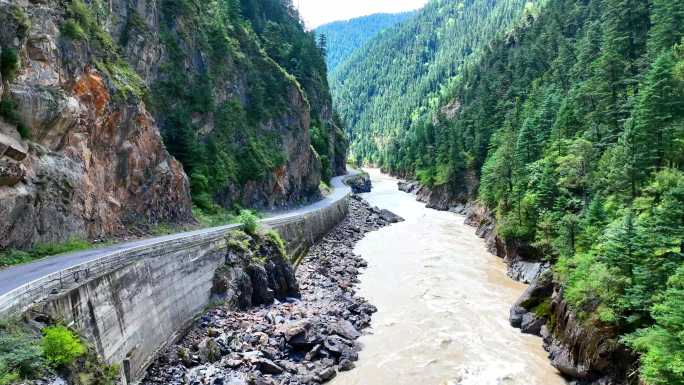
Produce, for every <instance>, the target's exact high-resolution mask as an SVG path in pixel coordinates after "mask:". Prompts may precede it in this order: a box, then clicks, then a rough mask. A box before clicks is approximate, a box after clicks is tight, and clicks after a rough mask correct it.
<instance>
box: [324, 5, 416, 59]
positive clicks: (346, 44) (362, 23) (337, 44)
mask: <svg viewBox="0 0 684 385" xmlns="http://www.w3.org/2000/svg"><path fill="white" fill-rule="evenodd" d="M415 15H416V12H402V13H377V14H374V15H369V16H363V17H358V18H355V19H351V20H345V21H336V22H333V23H329V24H325V25H322V26H320V27H318V28H316V35H317V36H318V39H319V40H320V39H321V38H323V41H325V46H326V61H327V63H328V71H330V72H332V71H334V70H335V69H336V68H337V66H338V65H340V64H341V63H342V62H344V61H345V60H346V59H347V58H348V57H349V56H350V55H351V54H352V53H353V52H354V51H356V50H357V49H359V48H361V47H363V46H364V45H365V44H366V43H367V42H368V41H369V40H371V39H373V38H374V37H375V36H376V35H378V34H379V33H382V32H383V31H385V30H386V29H388V28H390V27H392V26H394V25H396V24H399V23H402V22H404V21H406V20H407V19H409V18H411V17H413V16H415Z"/></svg>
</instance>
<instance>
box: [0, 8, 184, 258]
mask: <svg viewBox="0 0 684 385" xmlns="http://www.w3.org/2000/svg"><path fill="white" fill-rule="evenodd" d="M75 4H77V5H83V4H82V3H80V2H77V3H73V4H72V5H75ZM69 12H79V10H78V9H76V8H69V9H66V8H64V7H63V6H62V5H61V3H58V2H42V3H35V2H28V1H18V2H14V1H13V2H2V3H0V18H1V19H2V22H1V26H0V45H1V50H2V101H1V102H0V103H1V104H0V115H1V116H2V119H1V121H0V156H1V157H0V164H1V165H2V166H0V170H1V171H0V172H2V175H0V217H2V221H0V248H5V247H10V246H11V247H27V246H30V245H32V244H35V243H47V242H61V241H64V240H66V239H68V238H70V237H79V238H98V237H104V236H108V235H113V234H120V233H124V232H126V231H127V228H128V227H129V226H135V225H136V224H137V223H138V222H139V221H149V222H159V221H168V222H177V221H188V220H190V219H191V216H192V215H191V212H190V206H191V205H190V193H189V186H188V182H187V178H186V176H185V174H184V173H183V168H182V166H181V165H180V164H179V163H178V162H177V161H176V160H174V159H173V158H172V157H171V156H170V155H169V153H168V152H167V151H166V149H165V147H164V145H163V143H162V138H161V136H160V134H159V130H158V129H157V126H156V124H155V122H154V118H153V117H152V115H151V114H150V113H149V111H148V109H147V108H146V106H145V103H143V101H142V94H141V89H142V87H143V84H142V80H141V79H140V78H139V77H138V76H137V75H135V73H134V72H133V71H132V70H131V68H130V67H129V66H128V65H127V64H126V62H125V61H123V59H122V57H121V56H120V55H119V54H118V53H117V51H116V50H115V49H114V48H113V46H114V43H113V41H112V40H111V38H110V37H109V35H107V34H106V33H104V32H103V31H102V30H100V29H99V28H97V27H96V25H95V24H92V25H84V26H81V27H78V28H77V29H75V30H72V29H71V28H72V27H73V28H76V26H75V25H74V24H72V23H68V22H67V21H66V20H67V19H66V17H67V14H68V13H69ZM86 30H87V32H86ZM67 31H70V32H67ZM70 33H78V34H82V38H79V39H74V38H71V37H69V36H70V35H69V34H70ZM107 68H111V69H112V70H115V71H116V73H108V71H107Z"/></svg>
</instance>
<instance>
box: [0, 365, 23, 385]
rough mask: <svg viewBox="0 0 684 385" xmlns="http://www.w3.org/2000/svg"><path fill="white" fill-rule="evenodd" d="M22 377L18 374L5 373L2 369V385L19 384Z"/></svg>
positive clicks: (0, 379)
mask: <svg viewBox="0 0 684 385" xmlns="http://www.w3.org/2000/svg"><path fill="white" fill-rule="evenodd" d="M20 379H21V376H20V375H19V373H17V372H4V371H3V368H0V385H11V384H15V383H17V382H19V380H20Z"/></svg>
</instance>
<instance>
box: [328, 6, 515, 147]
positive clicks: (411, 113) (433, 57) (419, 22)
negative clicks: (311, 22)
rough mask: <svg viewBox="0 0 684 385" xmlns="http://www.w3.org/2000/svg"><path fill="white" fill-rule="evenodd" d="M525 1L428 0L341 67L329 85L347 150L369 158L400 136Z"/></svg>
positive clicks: (509, 23) (513, 16)
mask: <svg viewBox="0 0 684 385" xmlns="http://www.w3.org/2000/svg"><path fill="white" fill-rule="evenodd" d="M526 3H527V1H526V0H504V1H493V0H467V1H442V0H434V1H432V2H430V3H428V5H426V6H425V8H424V9H422V10H421V11H419V13H418V15H417V16H415V17H414V18H412V19H411V20H409V21H407V22H406V23H403V24H402V25H400V26H398V27H397V28H394V29H392V30H389V31H387V32H386V33H384V34H382V35H381V36H378V37H377V38H376V39H373V40H372V41H371V42H369V43H368V44H367V45H366V46H365V47H364V48H362V49H361V50H359V51H357V52H355V53H354V54H353V55H352V56H351V57H350V58H349V59H348V60H347V61H346V62H345V63H344V64H342V65H340V66H339V67H338V68H337V70H336V71H335V72H334V73H332V74H331V84H332V89H333V97H334V100H335V105H336V108H337V109H338V111H339V113H340V115H341V117H342V118H343V120H344V121H345V122H346V123H347V126H348V132H349V133H350V135H352V139H353V143H354V144H353V146H352V153H353V155H354V156H356V157H358V158H361V159H363V158H369V157H370V156H371V155H373V154H375V153H377V149H378V148H383V147H384V145H385V143H386V142H387V140H388V139H389V138H391V137H393V136H397V135H401V134H402V133H403V131H404V129H405V128H406V127H407V126H408V125H409V124H410V123H411V121H412V119H413V118H414V117H415V113H416V112H419V111H420V109H421V108H424V107H427V106H429V105H431V104H434V103H435V102H436V99H437V96H438V95H439V92H440V89H441V88H442V87H444V86H445V85H446V84H448V83H449V82H450V81H452V80H453V79H455V78H456V77H457V76H458V75H459V74H460V73H461V68H462V66H463V63H464V61H466V60H467V59H468V58H470V57H471V56H472V55H473V53H477V52H478V51H479V50H480V49H481V48H483V47H485V46H486V44H487V43H489V42H490V41H491V40H492V39H493V38H494V37H495V36H497V35H499V34H501V33H502V32H503V31H505V30H506V29H508V27H509V26H510V25H511V23H512V22H513V21H514V20H518V19H519V18H520V15H521V14H522V12H523V9H524V7H525V4H526ZM369 160H371V159H369Z"/></svg>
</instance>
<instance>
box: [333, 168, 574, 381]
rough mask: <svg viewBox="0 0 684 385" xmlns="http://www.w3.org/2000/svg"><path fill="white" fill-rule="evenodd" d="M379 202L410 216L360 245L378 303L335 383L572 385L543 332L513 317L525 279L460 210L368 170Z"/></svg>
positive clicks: (373, 199)
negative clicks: (435, 205)
mask: <svg viewBox="0 0 684 385" xmlns="http://www.w3.org/2000/svg"><path fill="white" fill-rule="evenodd" d="M369 172H370V173H371V178H372V180H373V192H371V193H369V194H364V198H366V199H367V200H368V201H369V202H370V203H371V204H372V205H375V206H378V207H380V208H386V209H389V210H391V211H393V212H395V213H397V214H399V215H401V216H402V217H404V218H405V219H406V221H405V222H402V223H399V224H396V225H393V226H390V227H387V228H384V229H381V230H379V231H376V232H374V233H370V234H369V235H368V236H367V237H366V238H364V239H363V240H362V241H361V242H360V243H359V244H358V245H357V247H356V252H357V253H359V254H361V255H362V256H363V257H364V258H365V259H366V260H367V261H368V264H369V266H368V269H367V270H366V271H365V272H364V273H363V275H362V277H361V284H360V294H361V295H363V296H365V297H366V298H368V299H369V300H370V302H371V303H372V304H374V305H376V306H377V307H378V313H377V314H376V315H375V316H374V318H373V329H372V332H371V333H372V334H370V335H367V336H364V337H362V339H361V342H362V343H363V344H364V350H363V351H362V352H361V355H360V360H359V361H358V362H357V368H356V369H355V370H352V371H351V372H346V373H341V374H340V375H339V376H338V377H337V378H336V379H335V380H334V381H333V382H332V384H334V385H369V384H371V385H385V384H388V385H389V384H391V385H500V384H501V385H509V384H511V385H565V384H566V382H565V381H564V380H563V379H562V378H561V377H560V375H559V374H558V373H557V371H556V370H555V369H554V368H553V367H552V366H551V365H550V363H549V361H548V359H547V354H546V352H545V351H544V350H543V349H542V341H541V339H540V338H539V337H534V336H529V335H523V334H521V333H520V331H519V330H517V329H514V328H512V327H511V326H510V325H509V323H508V311H509V308H510V306H511V304H513V302H514V301H515V300H516V299H517V298H518V296H519V295H520V294H522V292H523V291H524V290H525V285H523V284H521V283H518V282H515V281H513V280H511V279H510V278H508V277H507V276H506V266H505V265H504V263H503V262H502V260H501V259H499V258H497V257H496V256H494V255H492V254H490V253H488V252H487V251H486V249H485V246H484V242H483V241H482V239H480V238H478V237H477V236H476V235H475V230H474V229H473V228H472V227H469V226H466V225H464V223H463V222H464V218H463V217H462V216H460V215H457V214H453V213H449V212H440V211H436V210H431V209H427V208H425V206H424V205H423V204H422V203H419V202H416V201H415V197H414V196H412V195H409V194H406V193H403V192H400V191H399V190H398V189H397V180H396V179H394V178H391V177H388V176H386V175H383V174H381V173H380V172H379V171H377V170H369Z"/></svg>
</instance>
